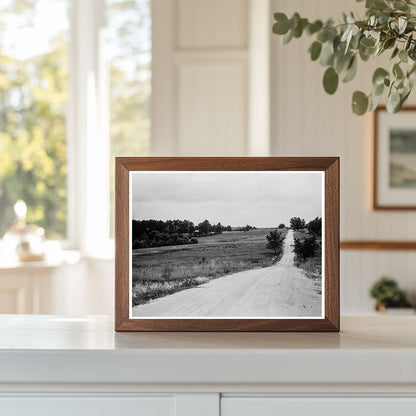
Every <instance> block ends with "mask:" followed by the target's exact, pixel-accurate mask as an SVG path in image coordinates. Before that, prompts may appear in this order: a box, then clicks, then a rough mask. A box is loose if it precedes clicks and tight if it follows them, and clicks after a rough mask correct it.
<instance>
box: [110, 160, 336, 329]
mask: <svg viewBox="0 0 416 416" xmlns="http://www.w3.org/2000/svg"><path fill="white" fill-rule="evenodd" d="M115 226H116V228H115V229H116V269H115V278H116V302H115V307H116V310H115V329H116V330H117V331H338V330H339V159H338V158H334V157H333V158H331V157H324V158H277V157H276V158H274V157H271V158H116V224H115Z"/></svg>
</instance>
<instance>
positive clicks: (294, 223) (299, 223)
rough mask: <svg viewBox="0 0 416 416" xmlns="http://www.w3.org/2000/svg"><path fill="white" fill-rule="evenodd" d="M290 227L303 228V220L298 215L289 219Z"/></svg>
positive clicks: (294, 228) (295, 229)
mask: <svg viewBox="0 0 416 416" xmlns="http://www.w3.org/2000/svg"><path fill="white" fill-rule="evenodd" d="M290 228H291V229H292V230H294V231H297V230H301V229H303V228H305V220H304V219H302V218H299V217H293V218H291V219H290Z"/></svg>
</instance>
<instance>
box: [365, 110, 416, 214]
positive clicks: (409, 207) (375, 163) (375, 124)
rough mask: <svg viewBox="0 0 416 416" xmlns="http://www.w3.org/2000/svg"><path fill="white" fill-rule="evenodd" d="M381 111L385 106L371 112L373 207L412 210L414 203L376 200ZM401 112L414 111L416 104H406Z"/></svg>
mask: <svg viewBox="0 0 416 416" xmlns="http://www.w3.org/2000/svg"><path fill="white" fill-rule="evenodd" d="M381 111H387V109H386V107H385V106H379V107H377V108H376V109H375V110H374V112H373V122H372V124H373V154H372V161H373V177H372V184H373V194H372V197H373V198H372V201H373V204H372V205H373V209H374V210H375V211H377V210H386V211H414V210H416V205H406V206H403V205H381V204H380V203H379V202H378V189H377V188H378V187H377V177H378V175H379V166H378V133H379V128H378V117H379V114H380V112H381ZM400 111H401V112H406V111H409V112H410V111H413V112H416V106H406V107H403V108H402V109H401V110H400Z"/></svg>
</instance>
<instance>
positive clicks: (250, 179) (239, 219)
mask: <svg viewBox="0 0 416 416" xmlns="http://www.w3.org/2000/svg"><path fill="white" fill-rule="evenodd" d="M131 180H132V184H131V190H132V197H131V198H132V218H133V219H136V220H143V219H157V220H164V221H166V220H173V219H182V220H184V219H186V220H190V221H192V222H194V223H195V224H198V223H200V222H202V221H204V220H205V219H207V220H208V221H209V222H210V223H218V222H220V223H221V224H223V225H231V226H234V227H235V226H241V225H246V224H249V225H252V226H256V227H258V228H259V227H276V226H278V225H279V224H280V223H285V224H289V219H290V218H291V217H301V218H305V220H307V221H308V220H311V219H313V218H315V217H321V216H322V192H323V189H322V180H323V173H322V172H134V173H132V176H131Z"/></svg>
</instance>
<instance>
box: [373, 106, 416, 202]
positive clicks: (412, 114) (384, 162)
mask: <svg viewBox="0 0 416 416" xmlns="http://www.w3.org/2000/svg"><path fill="white" fill-rule="evenodd" d="M373 154H374V162H373V165H374V175H373V178H374V179H373V189H374V190H373V208H374V209H390V210H411V209H416V107H407V108H406V107H405V108H403V109H402V110H401V111H400V113H396V114H390V113H388V112H387V110H386V109H385V108H384V107H380V108H378V109H377V110H376V111H375V112H374V151H373Z"/></svg>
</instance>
